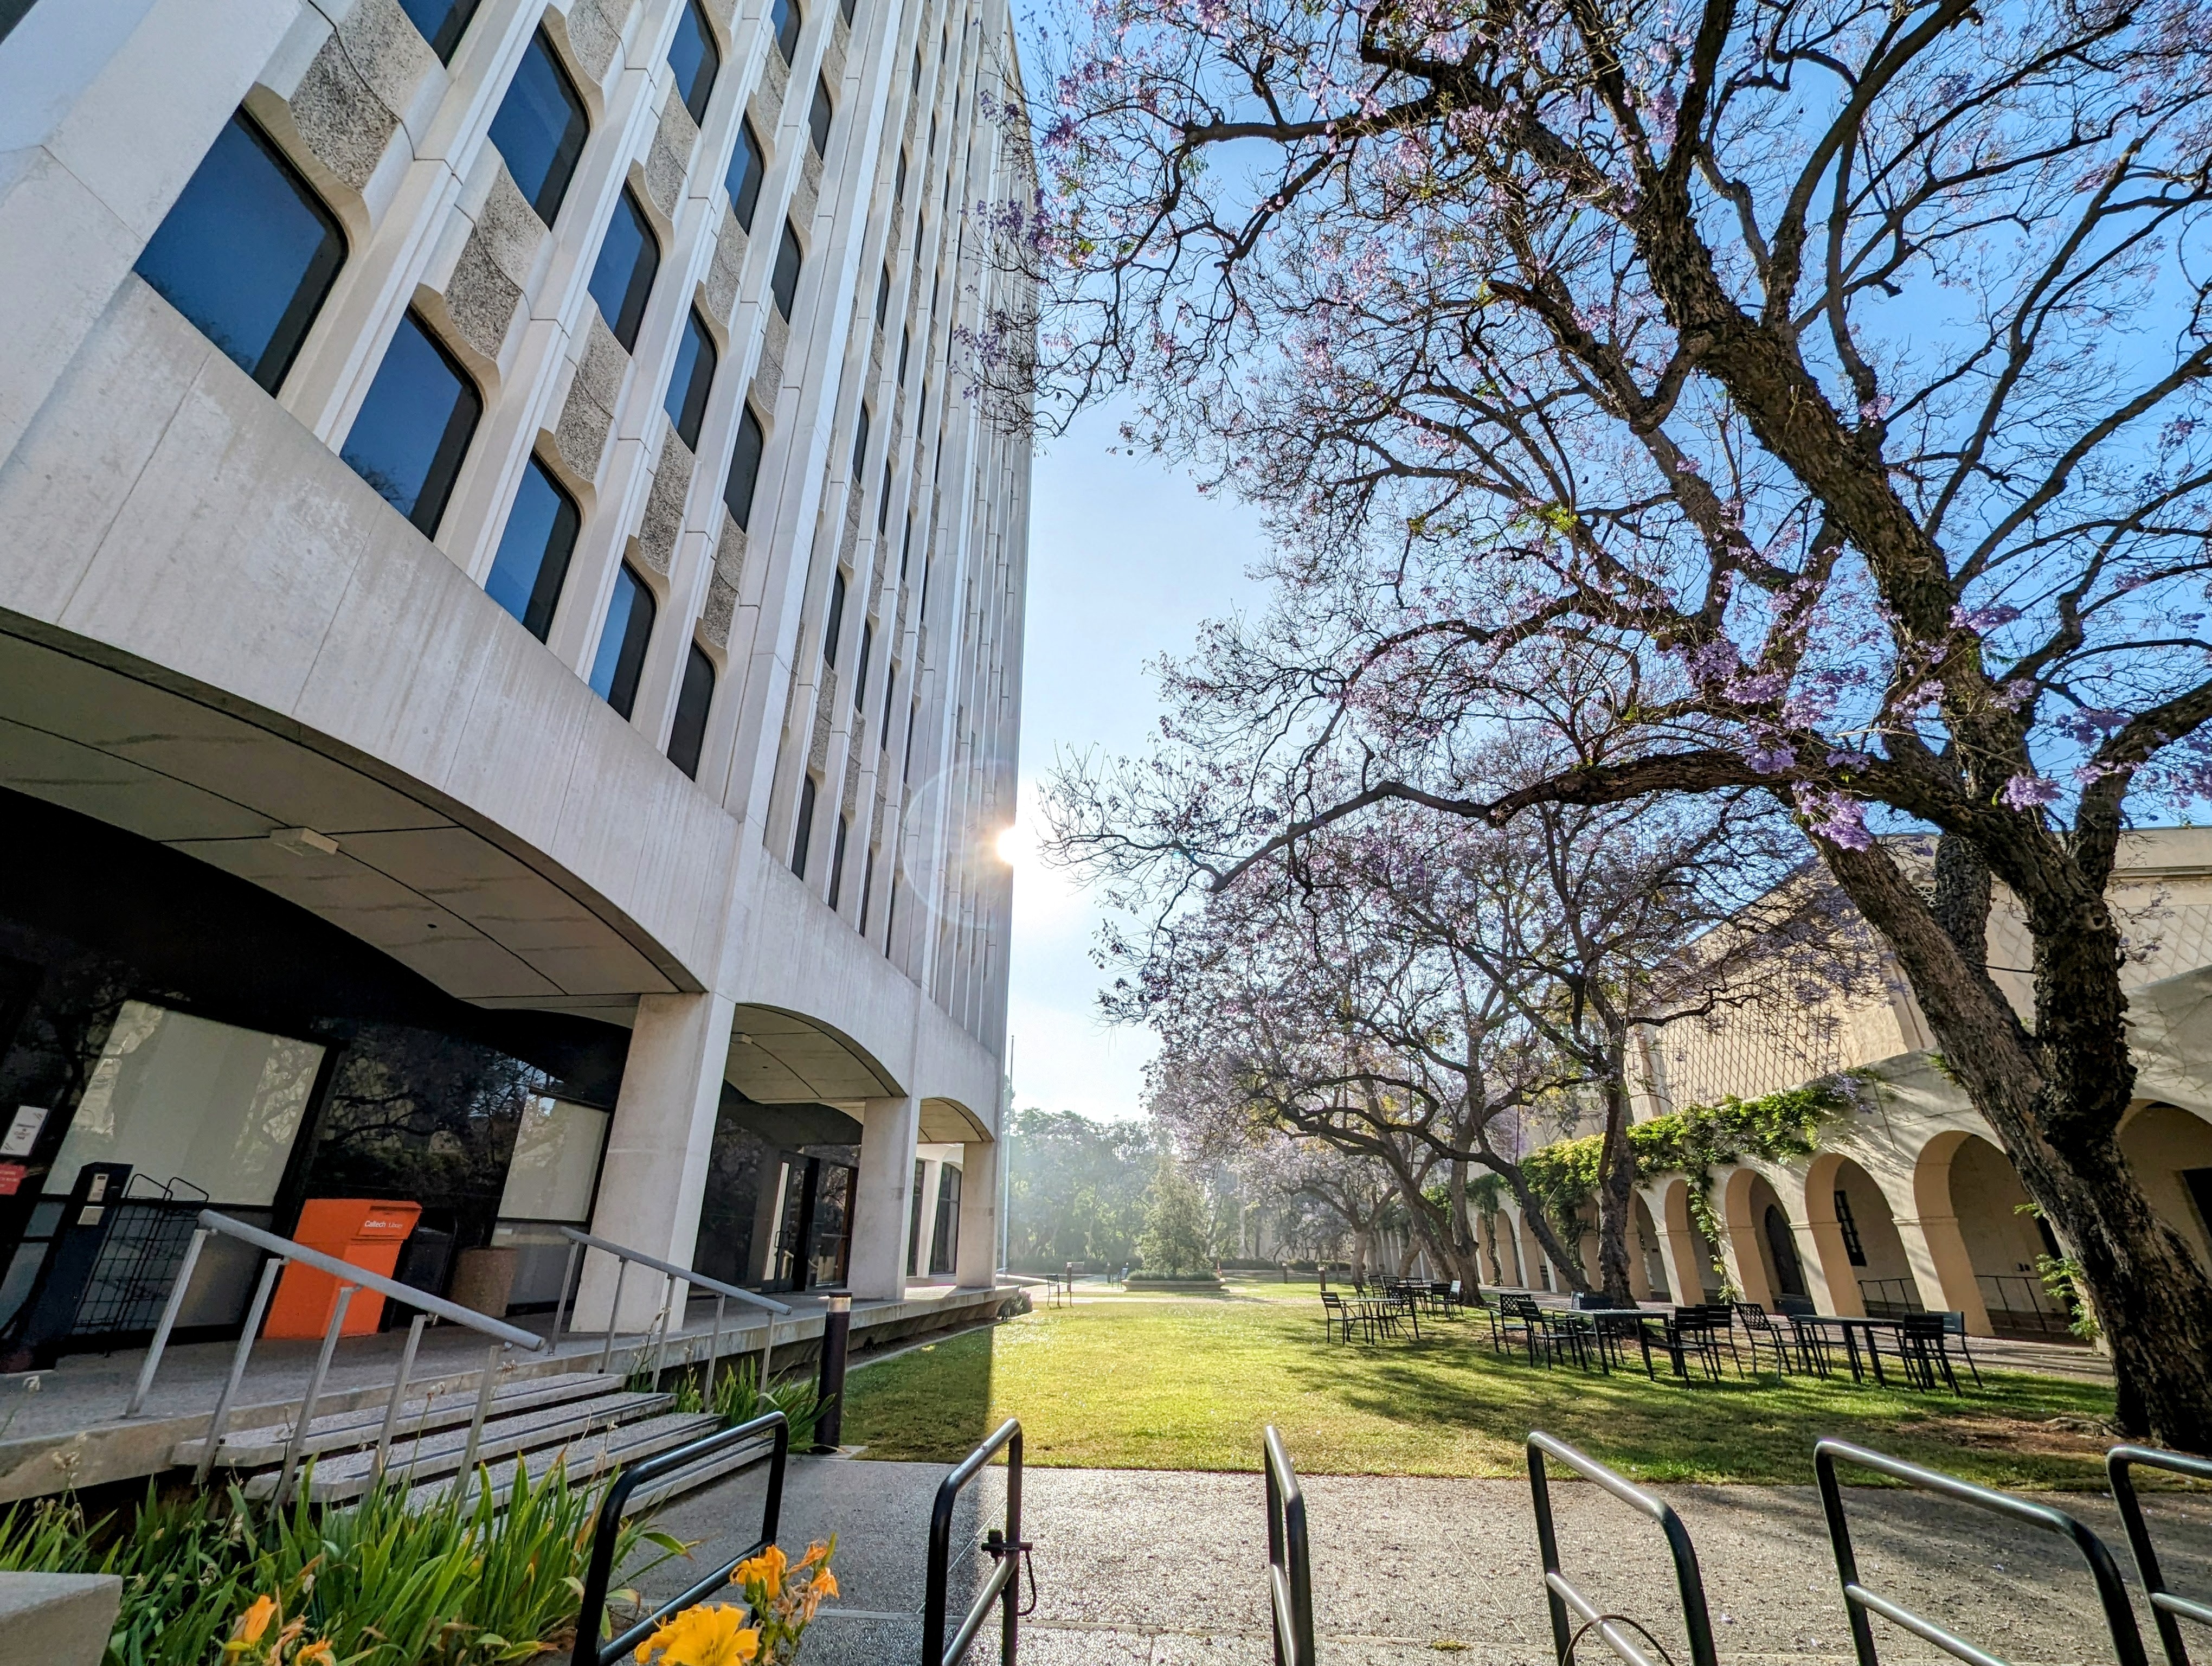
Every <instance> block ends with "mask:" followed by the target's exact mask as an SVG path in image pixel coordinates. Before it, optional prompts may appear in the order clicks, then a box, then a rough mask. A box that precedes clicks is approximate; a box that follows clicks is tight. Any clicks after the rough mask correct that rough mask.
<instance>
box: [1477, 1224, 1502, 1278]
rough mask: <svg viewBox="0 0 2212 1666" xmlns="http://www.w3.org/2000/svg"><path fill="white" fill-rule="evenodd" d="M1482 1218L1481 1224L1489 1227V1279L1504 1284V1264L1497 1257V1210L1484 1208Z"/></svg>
mask: <svg viewBox="0 0 2212 1666" xmlns="http://www.w3.org/2000/svg"><path fill="white" fill-rule="evenodd" d="M1482 1219H1483V1224H1484V1225H1486V1226H1487V1227H1489V1228H1490V1281H1491V1283H1492V1284H1494V1285H1495V1284H1504V1282H1505V1264H1504V1262H1501V1261H1499V1260H1498V1212H1497V1211H1496V1210H1494V1209H1492V1210H1486V1211H1485V1212H1484V1213H1483V1217H1482Z"/></svg>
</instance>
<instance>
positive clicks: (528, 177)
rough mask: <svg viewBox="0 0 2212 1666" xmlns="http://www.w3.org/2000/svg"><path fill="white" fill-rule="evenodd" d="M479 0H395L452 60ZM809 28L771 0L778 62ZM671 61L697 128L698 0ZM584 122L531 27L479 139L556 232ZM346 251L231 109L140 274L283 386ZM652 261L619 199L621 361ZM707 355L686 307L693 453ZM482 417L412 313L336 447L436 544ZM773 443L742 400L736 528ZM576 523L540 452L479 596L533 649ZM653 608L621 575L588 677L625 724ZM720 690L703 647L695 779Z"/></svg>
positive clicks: (307, 195) (549, 615)
mask: <svg viewBox="0 0 2212 1666" xmlns="http://www.w3.org/2000/svg"><path fill="white" fill-rule="evenodd" d="M476 6H477V0H404V9H405V11H406V13H407V15H408V16H409V17H410V21H413V22H414V23H415V25H416V27H417V28H418V29H420V30H421V31H422V34H423V37H424V39H425V40H427V41H428V42H429V43H430V45H431V46H432V47H433V49H434V50H435V52H437V53H438V55H439V57H440V58H441V59H448V60H449V59H450V58H451V57H452V54H453V51H454V50H455V49H456V48H457V46H458V45H459V41H460V39H461V37H462V36H463V34H464V33H465V32H466V29H467V27H468V25H469V23H470V21H471V19H472V17H473V15H474V13H475V10H476ZM798 23H799V18H798V13H797V10H796V8H795V7H794V6H793V5H792V4H791V3H790V0H778V5H777V7H776V15H775V24H776V28H777V33H778V45H779V48H780V49H781V50H782V51H783V52H785V55H786V56H787V58H788V56H789V54H790V52H792V51H793V50H794V49H795V37H796V33H797V29H798ZM669 63H670V65H671V70H673V72H674V74H675V76H676V80H677V84H678V89H679V93H680V95H681V96H682V97H683V98H684V101H685V104H686V106H687V108H689V109H690V112H691V113H692V114H693V116H694V118H695V119H702V118H703V116H704V113H705V108H704V106H705V104H706V102H707V100H708V97H709V96H710V95H711V93H712V89H713V84H714V78H715V76H716V75H717V74H718V73H719V70H720V53H719V52H718V51H717V50H716V49H715V47H714V41H713V38H712V35H711V33H710V32H709V31H708V29H707V27H706V25H705V22H704V20H703V18H702V16H701V15H700V14H699V13H698V11H697V8H696V4H695V3H690V4H687V5H686V6H685V8H684V13H683V15H682V17H681V18H680V20H679V23H678V31H677V34H676V38H675V39H674V40H673V41H672V42H671V46H670V50H669ZM827 116H828V102H827V89H826V88H823V86H821V84H820V83H819V82H817V112H815V115H814V116H813V117H811V118H810V128H811V129H812V130H813V137H814V140H815V143H816V148H817V150H819V149H822V147H823V144H824V143H826V128H827ZM590 125H591V124H590V119H589V116H588V114H587V112H586V109H585V106H584V104H583V100H582V99H581V97H580V94H578V92H577V90H576V87H575V83H574V81H573V79H572V78H571V77H570V76H569V75H568V71H567V70H566V69H565V67H564V66H563V65H562V62H561V60H560V58H559V55H558V53H557V52H556V51H555V49H554V48H553V46H552V44H551V42H550V40H548V38H547V37H546V35H545V33H544V30H543V29H539V30H538V31H536V32H534V33H533V34H532V39H531V42H530V45H529V46H528V47H527V48H526V51H525V53H524V55H523V58H522V61H521V62H520V64H519V65H518V66H517V69H516V71H515V75H514V76H513V80H512V81H511V82H510V83H509V85H508V88H507V94H506V96H505V97H504V98H503V99H502V100H501V105H500V107H499V109H498V111H497V112H495V115H494V117H493V119H492V123H491V125H490V129H489V133H488V135H487V137H489V139H490V140H491V142H492V143H493V145H494V147H495V149H497V150H498V151H499V152H500V155H501V161H503V162H504V163H505V164H506V166H507V171H508V173H509V174H510V176H511V177H512V178H513V179H514V180H515V183H516V185H517V186H518V188H519V189H520V191H521V192H523V194H524V196H525V198H526V200H528V201H529V203H530V204H531V206H532V210H533V211H535V212H536V213H537V214H538V216H539V217H540V218H541V219H542V220H544V222H546V223H547V224H549V225H550V224H551V223H552V222H553V221H554V220H555V219H556V217H557V216H558V214H559V212H560V210H561V206H562V202H563V201H564V200H565V198H566V197H567V194H568V187H569V185H571V183H572V182H573V180H574V176H575V172H576V168H577V165H578V163H579V161H580V158H581V155H582V152H583V147H584V144H585V143H586V139H587V138H588V137H589V134H590ZM763 172H764V168H763V160H762V155H761V147H760V144H759V141H758V138H757V136H756V135H755V133H754V132H753V131H752V127H751V125H750V122H745V123H744V124H742V129H741V135H740V141H739V144H738V155H737V156H736V157H734V158H733V159H732V167H731V170H730V174H729V179H730V183H731V186H732V210H733V211H735V212H737V213H738V215H739V217H740V220H741V222H744V223H745V224H747V226H748V228H750V220H751V218H752V215H753V211H754V210H755V208H756V206H757V201H758V198H759V192H760V185H761V178H762V174H763ZM346 254H347V250H346V245H345V239H344V234H343V231H342V230H341V228H339V225H338V223H337V219H336V217H335V216H333V215H331V213H330V211H329V210H328V209H327V208H326V207H325V205H324V204H323V203H322V202H321V201H320V199H319V198H318V197H317V196H316V194H315V193H314V192H313V190H312V189H311V188H310V187H309V186H308V185H307V182H306V181H305V179H302V178H301V176H300V174H299V173H298V171H297V170H296V169H295V167H292V165H291V164H290V163H289V161H288V160H287V159H286V158H285V157H284V156H283V154H282V153H281V152H280V151H279V150H278V149H277V148H276V145H275V144H274V143H272V142H270V140H269V139H268V137H266V136H265V135H264V134H263V133H262V132H261V131H259V130H258V128H257V127H256V126H255V125H253V124H252V122H251V121H250V120H249V119H247V118H246V116H245V114H244V112H238V113H237V114H235V115H234V117H233V118H232V119H231V121H230V122H229V123H228V124H227V125H226V126H225V127H224V129H223V130H222V132H221V133H220V134H219V135H218V137H217V139H216V143H215V144H214V145H213V146H212V147H211V149H210V153H209V155H207V157H205V158H204V160H203V162H202V165H201V167H199V169H198V170H197V171H196V173H195V174H194V176H193V178H192V179H191V180H190V181H189V182H188V183H187V185H186V186H185V191H184V192H182V193H181V195H180V196H179V200H178V202H177V203H176V204H175V205H174V207H173V210H172V212H171V213H170V214H169V216H167V217H166V218H165V220H164V222H163V224H162V225H161V227H160V228H158V229H157V231H156V233H155V236H154V237H153V238H152V239H151V240H149V243H148V245H147V246H146V248H145V249H144V251H143V252H142V254H141V258H140V260H139V263H138V270H139V271H140V273H141V275H142V276H143V277H144V278H145V279H146V281H147V282H148V283H149V284H150V285H151V286H152V287H153V288H154V289H155V290H156V291H157V292H158V293H160V294H161V295H163V296H164V297H165V298H166V299H167V300H168V301H170V302H171V304H173V305H174V306H175V307H177V308H178V309H179V311H180V312H182V313H184V314H185V316H186V317H187V318H188V319H191V321H192V322H193V323H194V324H196V325H198V326H199V327H200V328H201V329H202V330H203V331H204V332H205V333H206V334H207V335H208V336H209V337H210V339H211V340H213V341H214V342H215V343H216V345H217V346H218V347H219V348H221V349H222V351H223V352H224V353H225V354H226V355H227V356H228V357H230V358H231V359H232V360H233V361H234V362H236V363H238V364H239V365H240V368H243V369H244V370H245V371H246V373H247V374H249V375H251V376H252V377H253V379H254V380H256V381H257V382H258V384H259V385H260V386H263V387H264V388H265V389H266V390H268V391H269V392H272V393H273V392H276V389H277V388H278V387H279V386H281V385H282V383H283V378H284V376H285V374H287V373H288V372H289V368H290V367H291V365H292V363H293V362H294V360H295V358H296V357H297V356H298V353H299V350H300V349H301V345H302V344H304V342H305V340H306V337H307V332H308V330H309V329H310V327H311V326H312V325H313V321H314V319H315V317H316V315H317V313H319V310H320V308H321V307H322V304H323V302H324V301H325V299H327V297H328V295H329V293H330V290H331V286H332V285H333V284H334V283H335V282H336V279H337V273H338V271H340V270H341V269H342V267H343V264H344V262H345V258H346ZM660 258H661V255H660V249H659V242H658V240H657V239H656V238H655V237H654V236H653V231H652V228H651V222H649V221H648V220H647V217H646V216H645V215H644V213H643V211H642V210H641V208H640V207H639V205H638V204H637V202H636V200H635V198H634V197H633V196H632V195H631V194H630V192H629V191H628V190H627V189H625V190H624V191H623V193H622V196H621V198H620V200H619V202H618V204H617V209H616V211H615V214H614V216H613V217H612V221H611V224H610V226H609V228H608V233H607V235H606V237H605V240H604V241H603V243H602V246H601V248H600V252H599V258H598V260H597V262H596V263H595V265H594V268H593V272H592V282H591V284H590V289H591V292H592V296H593V298H594V300H595V301H597V303H598V304H599V307H600V309H601V311H602V313H603V314H605V316H606V318H607V321H608V324H609V326H610V328H611V330H612V331H613V332H614V333H615V335H616V336H617V339H618V340H620V341H621V342H622V344H623V347H624V348H625V350H631V349H634V348H635V343H636V338H637V335H638V331H639V329H640V327H641V324H642V321H643V315H644V312H645V308H646V306H647V302H648V301H649V299H650V296H651V294H652V289H653V282H654V280H655V278H656V277H657V276H658V272H659V265H660ZM802 261H803V255H802V251H801V249H800V247H799V239H798V235H797V233H796V231H795V230H794V229H793V227H792V226H791V225H790V223H789V222H786V223H785V226H784V235H783V240H782V243H781V246H780V247H779V249H778V251H777V258H776V262H775V271H774V273H773V276H772V283H771V289H772V295H773V299H774V301H775V305H776V308H777V311H778V312H779V313H781V315H782V316H783V317H784V318H785V319H787V320H788V319H789V318H790V316H791V312H792V308H793V305H794V303H795V300H796V294H797V289H798V281H799V271H800V267H801V264H802ZM716 359H717V354H716V351H715V349H714V343H713V339H712V336H711V334H710V332H709V331H708V328H707V326H706V325H705V323H704V320H702V319H701V318H700V317H699V316H698V314H697V313H696V311H694V312H692V313H690V315H689V317H688V319H687V328H686V330H685V333H684V339H683V342H682V343H681V344H680V345H679V349H678V362H677V365H676V368H675V374H673V375H672V376H671V381H670V386H669V388H668V391H667V393H666V396H665V405H666V408H667V410H668V414H669V417H670V419H671V423H673V424H674V425H675V427H676V429H677V430H678V434H679V435H681V437H682V438H683V439H684V442H685V443H686V444H687V445H690V446H693V447H696V444H697V441H698V434H699V429H700V427H701V424H702V420H703V417H704V415H705V408H706V404H707V400H708V395H709V393H710V392H711V390H712V386H713V380H714V369H715V365H716ZM482 416H483V396H482V394H481V392H479V391H478V389H477V386H476V385H475V383H474V382H473V380H471V378H470V377H469V376H468V375H467V374H466V373H465V372H464V371H463V369H462V368H461V367H460V366H459V363H458V362H456V361H455V359H454V358H453V355H452V354H451V353H450V352H448V351H447V350H446V348H445V347H444V345H443V344H441V342H440V341H439V340H438V339H437V337H436V336H435V333H434V332H433V331H431V330H430V329H429V328H428V325H426V324H425V323H424V322H423V320H422V319H421V318H419V317H418V316H417V315H416V314H415V313H413V312H412V311H411V310H410V312H409V313H407V314H406V315H405V316H404V318H403V319H401V322H400V325H399V327H398V330H397V331H395V332H394V335H393V337H392V343H391V345H390V346H389V348H388V349H387V350H386V355H385V358H384V361H383V362H382V363H381V364H380V366H379V368H378V371H377V374H376V376H375V378H374V380H373V381H372V382H371V384H370V386H369V390H368V393H367V395H366V396H365V398H364V399H363V402H362V408H361V410H360V412H359V413H358V414H357V416H356V419H355V422H354V423H353V425H352V428H351V429H350V430H349V433H348V435H347V437H346V440H345V441H344V443H343V446H342V447H340V452H339V454H340V456H341V458H342V459H343V460H344V461H345V462H346V463H347V464H348V465H350V466H351V467H352V468H354V470H355V471H356V472H357V473H359V474H360V475H361V476H362V478H363V479H364V480H365V481H366V482H368V483H369V484H370V485H371V486H372V487H373V488H374V489H375V490H376V491H377V492H378V494H379V495H380V496H382V497H383V498H384V499H385V500H386V502H389V503H390V504H392V507H393V508H395V509H397V510H398V512H399V513H400V514H402V515H404V516H405V517H406V518H407V519H408V520H409V521H410V523H412V524H413V525H415V526H416V527H417V528H419V529H420V530H421V531H422V532H424V534H425V535H426V536H427V535H435V532H436V529H437V526H438V524H439V522H440V520H441V518H442V516H443V514H444V511H445V508H446V507H447V502H448V501H449V500H450V498H451V496H452V494H453V488H454V485H455V483H456V482H457V480H458V478H459V473H460V470H461V466H462V465H463V463H464V461H465V459H466V457H467V455H468V451H469V446H470V443H471V441H472V439H473V438H474V435H475V432H476V429H477V424H478V422H479V421H480V419H481V417H482ZM764 445H765V436H764V435H763V432H762V429H761V425H760V423H759V420H758V418H757V417H756V416H755V415H754V413H753V412H752V410H750V406H748V407H747V408H746V409H745V410H744V413H743V417H742V420H741V423H740V430H739V435H738V446H737V448H736V454H735V455H733V457H732V466H731V471H730V476H729V480H728V483H727V484H726V489H725V498H726V502H728V504H729V506H730V508H731V510H732V514H733V515H735V516H736V517H737V519H738V521H739V523H740V525H744V524H746V523H747V522H749V520H750V511H751V504H752V497H753V495H754V491H755V489H756V486H757V478H758V473H759V469H760V462H761V453H762V452H763V449H764ZM862 448H863V449H865V436H863V446H862ZM579 530H580V513H579V511H578V509H577V507H576V504H575V502H574V499H573V498H572V497H570V496H569V495H568V493H567V492H566V491H564V490H563V489H562V488H561V487H560V486H559V485H558V484H557V483H556V482H555V481H554V480H553V478H552V477H551V475H550V473H549V472H548V471H546V469H545V468H544V465H543V464H542V463H540V462H539V461H538V459H535V458H532V459H531V460H530V462H529V463H528V464H527V465H526V471H525V475H524V479H523V481H522V483H521V485H520V488H519V489H518V492H517V497H516V501H515V505H514V508H513V512H512V513H511V514H510V516H509V519H508V524H507V527H506V528H505V530H504V531H503V532H502V536H501V544H500V548H499V550H498V551H497V552H496V554H495V559H494V562H493V569H492V572H491V574H490V575H489V576H488V578H487V581H486V587H487V591H488V593H490V594H491V595H492V596H493V598H494V599H495V600H497V601H498V602H499V603H500V605H501V606H503V607H505V608H506V609H507V611H509V612H510V613H511V614H513V616H514V617H516V618H517V619H518V620H519V621H520V622H521V623H523V625H524V626H525V628H526V629H529V630H530V631H531V632H532V634H533V635H537V636H538V638H539V639H540V640H541V641H542V640H544V638H545V637H546V636H547V635H549V634H550V629H551V626H552V620H553V616H554V612H555V611H556V608H557V605H558V603H559V599H560V595H561V590H562V584H563V582H564V581H565V579H566V576H567V571H568V564H569V562H570V560H571V558H572V556H573V555H574V547H575V544H576V540H577V536H578V532H579ZM654 611H655V609H654V603H653V596H652V593H651V592H650V591H649V590H648V589H647V587H646V586H645V585H644V583H643V581H641V579H640V578H639V577H638V576H637V575H636V574H635V572H633V571H632V570H630V569H629V568H627V567H625V568H623V569H622V570H621V572H620V573H619V575H618V576H617V587H616V595H615V598H614V600H613V602H612V604H611V606H610V610H609V614H608V618H607V622H606V624H605V628H604V629H603V632H602V635H601V641H600V645H599V653H598V654H597V655H596V657H595V659H594V660H593V663H592V672H591V676H590V678H589V680H590V682H591V684H592V687H593V688H594V689H595V690H598V691H599V693H600V694H601V695H602V696H603V697H605V698H606V699H607V700H608V702H609V703H610V704H611V705H613V706H614V707H615V708H617V710H618V711H620V712H622V713H623V715H625V716H628V715H629V713H630V710H631V709H632V708H633V706H634V704H635V698H636V692H637V685H638V679H639V676H640V673H641V670H642V666H643V660H644V655H645V648H646V646H647V642H648V641H649V640H650V637H651V633H652V628H653V614H654ZM713 683H714V670H713V664H712V661H711V660H708V658H707V657H706V655H705V654H703V652H702V651H701V650H699V649H698V648H696V645H695V646H694V648H693V654H692V657H691V659H690V661H688V662H687V665H686V669H685V677H684V690H683V692H682V695H681V696H679V700H678V722H677V725H676V728H675V732H674V733H673V734H672V735H671V757H675V758H676V759H677V761H678V763H679V767H683V768H684V769H686V771H687V773H690V772H693V771H696V768H697V762H698V750H699V747H700V745H701V744H702V740H703V735H704V728H705V713H706V705H707V703H708V702H709V701H710V700H711V696H712V689H713Z"/></svg>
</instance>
